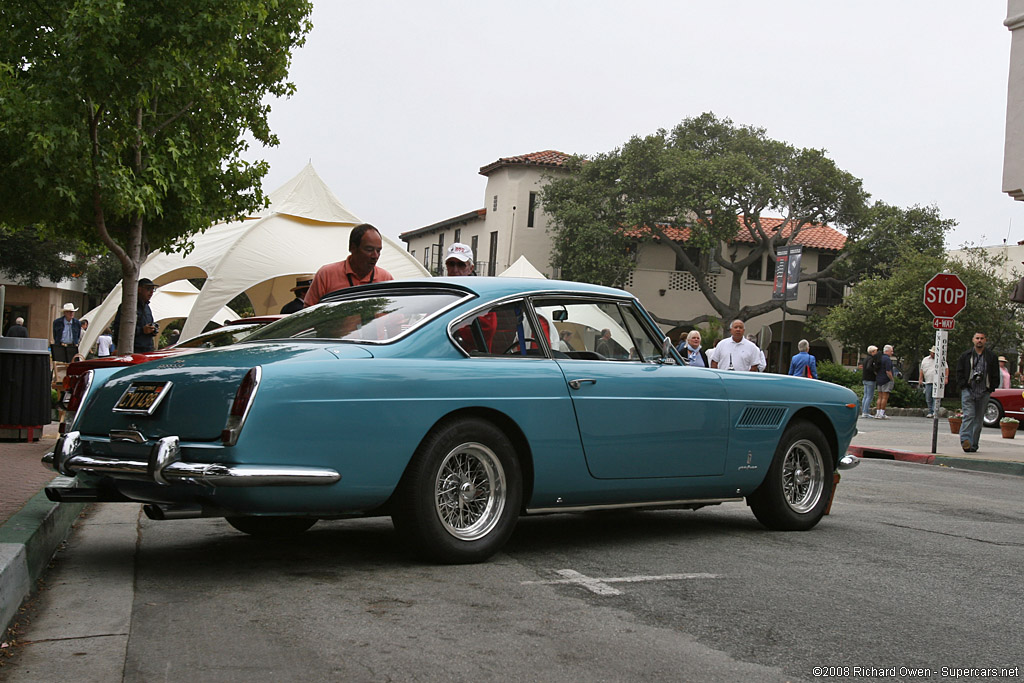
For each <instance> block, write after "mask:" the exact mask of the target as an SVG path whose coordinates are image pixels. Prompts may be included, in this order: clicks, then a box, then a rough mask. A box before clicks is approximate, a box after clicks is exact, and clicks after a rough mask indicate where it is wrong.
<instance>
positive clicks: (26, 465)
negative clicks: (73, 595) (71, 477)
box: [0, 423, 85, 640]
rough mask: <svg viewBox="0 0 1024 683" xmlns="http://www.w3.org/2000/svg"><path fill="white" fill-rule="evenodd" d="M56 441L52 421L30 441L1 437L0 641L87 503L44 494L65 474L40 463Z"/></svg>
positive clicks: (55, 427)
mask: <svg viewBox="0 0 1024 683" xmlns="http://www.w3.org/2000/svg"><path fill="white" fill-rule="evenodd" d="M56 442H57V424H56V423H52V424H50V425H47V426H46V427H44V428H43V434H42V436H41V437H40V438H39V440H38V441H35V442H32V443H26V442H24V441H21V442H9V441H0V640H3V639H4V635H5V633H6V630H7V626H8V625H9V624H10V623H11V622H12V621H13V620H14V618H15V617H16V616H17V613H18V608H19V607H20V606H21V603H22V601H23V600H24V599H25V598H27V597H28V596H29V595H31V594H32V593H33V592H35V588H36V581H37V580H38V579H39V578H40V577H41V576H42V575H43V572H44V571H45V570H46V567H47V565H48V564H49V563H50V559H51V558H52V557H53V554H54V553H55V552H56V551H57V548H58V547H59V546H60V544H61V542H63V540H64V539H65V538H66V537H67V535H68V532H69V531H70V530H71V525H72V524H74V522H75V520H76V519H77V518H78V515H79V513H80V512H81V511H82V509H83V508H84V507H85V506H84V505H82V504H66V503H65V504H63V505H58V504H57V503H51V502H50V501H49V500H47V499H46V494H44V493H43V487H45V486H47V485H48V484H49V483H50V482H52V481H54V480H55V479H60V480H63V479H66V478H65V477H60V476H59V475H58V474H57V473H56V472H54V471H53V469H51V468H49V467H46V466H44V465H43V464H42V463H41V462H40V459H41V458H42V457H43V455H44V454H45V453H47V452H48V451H52V450H53V447H54V445H55V444H56Z"/></svg>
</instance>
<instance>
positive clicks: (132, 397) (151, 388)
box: [114, 382, 171, 415]
mask: <svg viewBox="0 0 1024 683" xmlns="http://www.w3.org/2000/svg"><path fill="white" fill-rule="evenodd" d="M170 389H171V383H170V382H132V385H131V386H130V387H128V388H127V389H125V392H124V393H123V394H121V398H119V399H118V400H117V405H115V406H114V412H115V413H132V414H135V415H152V414H153V411H154V410H156V408H157V406H158V405H160V401H162V400H163V398H164V396H166V395H167V394H168V393H169V392H170Z"/></svg>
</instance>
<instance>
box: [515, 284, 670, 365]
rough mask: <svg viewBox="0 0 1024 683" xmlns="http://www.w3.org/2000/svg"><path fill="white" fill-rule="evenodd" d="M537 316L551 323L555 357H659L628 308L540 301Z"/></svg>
mask: <svg viewBox="0 0 1024 683" xmlns="http://www.w3.org/2000/svg"><path fill="white" fill-rule="evenodd" d="M535 303H536V305H535V308H536V310H537V315H538V317H540V318H541V319H547V320H550V321H551V324H552V325H553V328H554V329H552V330H551V337H550V338H551V340H552V349H553V350H554V351H555V352H556V353H555V355H556V356H558V357H560V358H564V357H568V358H575V359H578V360H610V361H627V362H628V361H635V362H639V361H651V360H656V359H658V358H660V357H661V351H660V348H661V347H660V344H658V343H656V341H655V340H654V339H653V338H652V337H651V335H650V333H648V331H647V328H646V326H644V325H643V323H642V322H641V320H640V318H639V315H638V313H637V311H636V309H634V308H633V307H632V306H630V305H625V304H623V305H620V304H619V303H616V302H603V301H581V300H573V299H565V300H556V299H543V300H538V301H537V302H535Z"/></svg>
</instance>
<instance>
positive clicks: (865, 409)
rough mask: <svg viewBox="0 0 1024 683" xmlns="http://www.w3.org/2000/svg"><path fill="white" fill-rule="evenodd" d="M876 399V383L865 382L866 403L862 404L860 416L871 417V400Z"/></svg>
mask: <svg viewBox="0 0 1024 683" xmlns="http://www.w3.org/2000/svg"><path fill="white" fill-rule="evenodd" d="M874 397H875V383H874V382H864V402H863V403H862V404H861V407H860V414H861V415H870V414H871V399H873V398H874Z"/></svg>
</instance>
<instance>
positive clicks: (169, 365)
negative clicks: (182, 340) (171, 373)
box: [156, 360, 185, 369]
mask: <svg viewBox="0 0 1024 683" xmlns="http://www.w3.org/2000/svg"><path fill="white" fill-rule="evenodd" d="M156 367H157V368H158V369H163V368H183V367H185V361H183V360H175V361H171V362H170V363H161V364H160V365H158V366H156Z"/></svg>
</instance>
